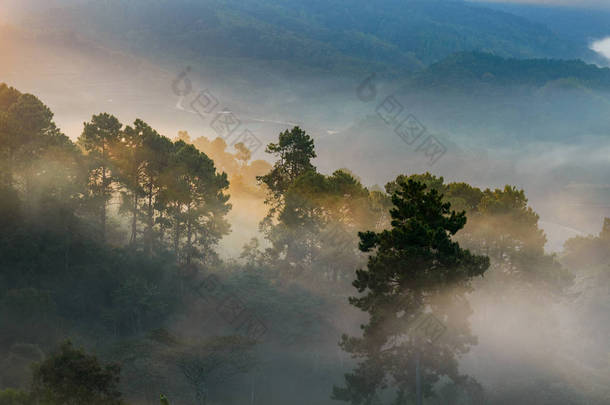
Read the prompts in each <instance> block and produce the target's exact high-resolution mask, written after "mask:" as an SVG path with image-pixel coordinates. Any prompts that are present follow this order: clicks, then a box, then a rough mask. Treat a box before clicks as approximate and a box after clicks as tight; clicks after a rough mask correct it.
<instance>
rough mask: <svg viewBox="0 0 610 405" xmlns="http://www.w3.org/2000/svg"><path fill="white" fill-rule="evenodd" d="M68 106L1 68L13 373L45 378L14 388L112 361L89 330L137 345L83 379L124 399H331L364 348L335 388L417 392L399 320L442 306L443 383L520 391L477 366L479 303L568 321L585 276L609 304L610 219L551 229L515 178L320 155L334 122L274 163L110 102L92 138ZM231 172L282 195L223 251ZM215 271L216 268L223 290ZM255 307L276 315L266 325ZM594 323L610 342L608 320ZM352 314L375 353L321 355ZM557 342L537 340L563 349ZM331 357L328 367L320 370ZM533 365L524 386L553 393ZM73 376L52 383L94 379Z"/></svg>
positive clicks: (6, 371) (292, 135) (110, 349)
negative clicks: (552, 237) (321, 160)
mask: <svg viewBox="0 0 610 405" xmlns="http://www.w3.org/2000/svg"><path fill="white" fill-rule="evenodd" d="M52 118H53V114H52V113H51V111H50V110H49V109H48V108H47V107H46V106H45V105H44V104H43V103H42V102H40V100H38V99H37V98H36V97H34V96H32V95H29V94H22V93H20V92H19V91H17V90H15V89H12V88H10V87H7V86H6V85H1V86H0V156H1V158H0V164H1V165H2V179H1V181H2V183H1V186H0V187H1V194H2V199H1V200H0V229H2V232H1V233H0V321H1V322H2V325H3V327H2V329H1V330H0V359H5V360H4V362H3V367H2V368H1V369H0V379H1V381H0V383H1V384H2V386H3V387H14V388H21V389H22V390H26V391H27V390H28V389H29V388H30V387H32V390H31V392H30V393H28V394H26V393H20V392H13V391H11V392H8V391H5V392H4V393H2V394H1V395H0V401H2V400H4V398H8V399H7V400H6V401H9V400H11V401H13V402H8V404H10V405H14V404H15V403H17V404H21V403H23V404H29V403H30V402H27V401H30V399H31V398H33V397H31V396H30V394H31V395H34V394H36V392H37V391H36V389H39V390H43V391H44V392H47V394H48V395H55V394H57V392H54V393H53V392H51V391H53V390H54V389H55V388H53V381H58V380H57V378H59V377H61V375H62V373H63V372H65V369H62V367H59V366H58V367H57V368H53V367H55V366H57V364H58V363H57V362H54V361H55V360H56V359H62V358H63V359H65V360H66V363H65V364H67V365H66V367H68V368H69V367H72V366H69V363H70V361H68V360H74V359H77V360H78V359H85V360H86V359H88V360H87V361H86V363H87V364H89V365H91V366H92V369H90V370H89V371H91V370H93V371H94V372H93V374H96V371H95V370H99V367H102V366H101V365H99V364H97V363H96V361H93V360H92V359H91V358H88V357H87V355H85V354H84V353H83V352H80V351H79V350H77V349H74V348H73V347H71V346H70V345H67V344H64V345H63V346H61V347H60V349H59V350H58V351H55V352H53V348H54V347H55V346H57V345H58V344H59V343H60V342H61V341H63V340H65V339H66V338H68V337H70V338H72V339H73V340H74V341H75V342H76V343H78V344H79V346H80V345H85V346H87V347H89V348H91V349H92V350H93V351H95V352H96V353H101V354H103V357H104V358H107V359H108V360H112V361H116V362H120V363H121V365H122V371H121V373H120V376H121V377H122V382H121V384H120V386H119V385H118V384H119V383H118V382H117V381H116V379H118V376H119V372H118V371H117V369H114V368H110V369H107V370H109V372H108V373H97V375H98V377H100V378H101V379H102V380H103V379H105V380H104V381H106V382H107V384H106V385H104V387H106V388H107V389H108V390H109V391H108V393H109V394H108V395H109V396H108V397H104V395H106V394H104V395H102V397H103V398H102V397H100V396H96V395H98V394H95V393H94V392H81V393H80V394H82V395H85V396H86V395H90V397H87V398H89V399H87V401H90V403H98V402H99V403H118V402H120V401H121V400H120V398H119V397H118V396H117V390H118V389H121V390H123V392H125V396H126V397H127V398H128V399H129V400H137V401H148V402H149V403H150V402H156V401H158V398H159V394H160V393H161V392H163V393H165V394H167V395H168V397H169V398H172V399H177V400H185V401H189V400H192V399H193V398H194V399H195V400H196V401H197V403H199V404H206V403H208V402H210V401H212V400H221V399H222V400H224V401H226V402H229V401H239V398H244V397H249V398H252V397H254V396H256V397H257V398H260V399H261V400H264V401H267V403H271V402H272V401H278V398H280V397H281V398H282V400H284V399H286V398H292V399H294V392H293V391H294V390H292V389H290V388H287V389H286V390H285V391H286V392H283V391H284V390H282V389H278V388H277V387H278V386H280V387H282V386H284V385H286V386H287V387H290V385H289V384H290V383H291V382H294V381H300V379H301V378H302V377H303V376H304V375H307V376H308V377H307V378H309V379H310V380H308V381H310V382H311V386H310V387H304V388H303V392H300V393H299V398H300V400H301V402H303V403H324V402H325V401H327V400H328V401H329V400H330V399H329V396H330V394H331V391H332V384H331V383H330V381H334V382H337V377H338V376H339V378H340V377H341V375H342V374H344V373H346V372H348V371H350V368H352V367H353V372H351V373H348V374H347V375H346V379H345V383H344V384H339V385H337V386H336V387H335V390H334V393H333V395H334V398H335V399H338V400H344V401H348V402H351V403H360V402H361V401H362V400H365V399H366V400H370V401H373V400H376V399H380V398H382V399H383V398H390V397H394V399H395V400H396V401H398V402H397V403H404V401H408V400H411V399H413V394H414V393H413V392H412V391H413V390H412V388H413V386H414V381H415V378H416V377H415V375H414V373H413V371H414V370H415V367H414V364H415V363H414V361H415V357H414V350H415V349H416V348H417V346H414V342H405V341H402V340H401V338H400V336H401V333H402V329H400V328H401V327H403V326H405V325H402V324H400V325H399V324H395V323H393V321H392V322H390V323H387V322H388V320H390V321H391V320H393V319H399V318H401V317H402V316H403V315H404V314H406V316H405V317H404V318H402V321H400V322H406V321H407V320H409V319H412V318H414V317H417V316H418V315H421V313H422V311H424V310H425V309H426V308H428V309H432V310H434V311H436V314H437V315H438V316H439V318H440V319H442V320H443V322H445V323H446V324H447V326H448V332H447V334H446V336H445V337H444V339H443V340H442V341H440V343H438V344H437V345H436V346H431V347H430V349H426V350H424V351H423V352H421V353H420V355H421V359H422V361H423V362H425V364H426V366H425V367H424V368H423V369H422V376H421V378H422V381H423V391H424V393H425V395H426V396H430V397H431V398H432V397H434V396H436V397H437V398H442V397H443V395H448V396H449V397H451V396H455V395H457V394H456V392H459V393H460V395H461V396H462V397H463V398H467V400H465V401H466V402H465V403H503V402H502V401H503V400H504V398H505V397H504V396H503V395H504V393H502V392H500V393H495V396H494V392H490V393H487V394H486V396H485V398H483V399H482V391H483V390H482V387H481V386H480V385H479V384H478V383H477V382H476V381H475V380H474V379H472V378H471V377H468V376H466V375H463V374H462V373H460V371H459V370H458V365H459V359H460V358H461V356H463V355H464V354H466V353H467V352H468V351H469V350H471V349H472V348H474V347H475V346H476V343H477V337H476V336H475V334H474V333H473V331H472V330H471V325H470V322H471V321H470V319H471V318H472V317H471V315H473V307H477V308H485V307H486V306H488V304H489V303H490V302H491V303H493V304H494V305H496V306H498V307H500V308H509V309H510V308H513V307H519V308H526V309H527V313H528V317H529V319H531V320H533V321H534V322H536V325H538V326H543V329H544V331H545V333H546V334H548V335H549V336H552V335H553V334H557V333H559V331H560V330H559V326H558V322H557V320H556V319H555V318H553V314H552V312H550V310H549V308H551V307H553V306H555V305H558V304H560V303H562V302H565V300H566V299H570V297H572V296H573V294H572V293H573V292H574V290H575V289H576V290H577V291H581V292H582V294H581V297H582V302H583V307H584V308H585V309H583V311H584V312H583V313H584V314H586V315H587V317H586V319H596V320H600V321H601V320H603V319H605V318H604V315H603V313H601V312H599V311H597V308H598V306H597V305H599V303H600V302H604V300H605V299H606V298H607V291H606V292H604V291H598V293H596V295H591V294H589V293H588V291H585V290H582V286H581V285H580V283H581V276H582V273H579V266H580V264H581V263H582V262H583V260H589V261H590V262H591V263H590V265H589V267H590V268H591V269H589V270H587V271H589V272H590V276H591V277H592V278H593V279H594V280H595V282H597V283H602V282H607V279H606V278H607V274H608V272H607V268H608V265H609V264H610V263H608V256H607V254H606V253H607V252H606V250H607V248H608V244H607V242H608V235H607V234H608V229H607V228H608V226H607V225H608V224H606V225H605V226H604V230H603V231H602V233H601V234H600V236H599V237H591V238H577V239H573V240H571V241H569V242H568V243H567V244H566V254H565V256H564V257H562V259H563V262H562V261H560V260H559V259H560V258H558V257H557V256H555V255H549V254H547V253H546V252H545V251H544V245H545V243H546V237H545V235H544V232H543V231H542V230H541V229H540V228H539V226H538V220H539V217H538V215H537V214H536V213H535V212H534V211H533V210H532V209H531V208H530V207H529V206H528V201H527V198H526V196H525V193H524V192H523V191H522V190H519V189H517V188H515V187H512V186H506V187H504V188H502V189H480V188H477V187H473V186H471V185H469V184H466V183H458V182H455V183H446V182H445V180H444V179H443V178H442V177H437V176H434V175H432V174H430V173H425V174H421V175H401V176H398V177H397V178H396V179H394V180H393V181H390V182H388V183H387V184H386V185H385V187H384V189H381V187H377V186H375V187H371V188H368V187H365V186H364V185H363V184H362V183H361V181H360V180H359V179H358V177H357V175H355V174H354V173H352V172H351V171H350V170H348V169H339V170H337V171H335V172H334V173H332V174H330V175H329V174H324V173H320V172H319V171H318V170H317V168H316V167H315V165H314V164H313V159H314V158H315V157H316V150H315V145H314V141H313V139H312V138H311V137H310V136H309V135H308V134H307V133H306V132H305V131H304V130H303V129H301V128H298V127H295V128H292V129H290V130H286V131H284V132H282V133H280V134H279V137H278V140H277V142H273V143H270V144H269V145H267V149H266V151H267V152H268V153H269V154H270V155H271V156H273V157H274V158H275V161H274V163H273V165H270V164H268V163H266V162H263V161H254V162H251V153H250V151H248V150H247V148H245V147H244V146H243V145H239V144H238V145H235V146H236V152H235V153H231V152H230V151H227V145H226V144H225V143H224V141H222V140H221V139H216V140H212V141H210V140H208V139H206V138H197V139H194V140H193V139H191V138H190V137H189V135H188V134H187V133H185V132H181V133H180V134H179V136H178V138H177V139H175V140H170V139H169V138H167V137H164V136H162V135H160V134H159V133H157V132H156V131H155V130H154V129H153V128H151V127H150V126H149V125H147V124H146V123H144V122H143V121H141V120H136V121H135V122H134V123H133V124H132V125H127V126H125V125H123V124H121V123H120V122H119V120H118V119H117V118H116V117H113V116H111V115H109V114H99V115H95V116H93V117H92V119H91V120H90V121H89V122H86V123H85V124H84V129H83V132H82V134H81V135H80V137H79V138H78V140H77V142H76V143H74V142H72V141H71V140H70V139H69V138H67V137H66V136H65V135H63V134H62V133H61V131H60V130H59V129H58V128H57V127H56V125H55V124H54V123H53V119H52ZM229 194H237V195H239V196H240V197H243V198H244V201H247V202H246V204H248V202H249V201H251V200H256V199H260V200H263V199H264V203H265V206H266V207H267V214H266V215H265V216H264V218H262V220H261V222H260V224H259V229H260V232H261V235H262V238H263V240H259V239H256V238H255V239H253V240H251V241H250V242H249V243H247V244H246V245H245V246H244V247H243V250H242V253H241V255H240V257H239V258H229V259H225V260H222V259H221V258H220V257H219V256H218V254H217V253H216V251H215V248H216V246H217V245H218V243H219V241H220V240H221V238H222V237H223V236H225V235H227V234H228V233H229V231H230V226H229V223H228V220H227V214H228V213H229V210H231V209H232V205H231V204H230V203H229ZM245 207H246V208H245V209H248V208H249V207H248V206H247V205H245ZM562 263H563V264H562ZM568 268H569V269H570V270H571V271H569V270H568ZM482 275H484V277H480V276H482ZM210 276H214V277H216V278H210ZM604 277H606V278H604ZM210 280H213V281H210ZM604 280H605V281H604ZM354 287H356V289H354ZM202 288H203V289H206V288H207V289H216V290H215V292H214V295H211V296H205V295H201V289H202ZM219 292H221V294H220V295H218V294H219ZM604 294H605V295H604ZM348 296H352V298H351V299H350V301H349V303H351V305H353V306H354V307H356V308H358V309H360V310H362V312H363V314H365V315H366V316H369V323H368V324H365V326H364V329H363V330H364V335H362V336H360V335H358V333H361V332H359V330H358V328H357V323H358V322H359V321H355V319H357V318H354V320H353V322H352V321H349V320H348V321H346V320H345V319H343V318H344V316H343V315H342V314H343V313H349V311H348V308H347V307H348V306H349V304H348ZM585 298H586V299H585ZM221 303H230V304H231V305H228V304H227V305H224V304H223V305H221ZM498 303H503V304H498ZM235 308H238V309H240V308H241V310H240V312H239V314H240V315H235V314H234V311H235ZM484 313H487V311H484ZM214 314H216V315H214ZM242 315H243V316H244V318H240V316H242ZM246 315H247V320H248V322H250V321H251V320H252V319H255V320H256V321H257V322H258V325H259V326H260V327H259V332H261V331H262V333H258V334H256V335H254V334H252V333H249V330H250V329H251V328H249V327H248V325H250V324H248V323H247V322H245V321H244V319H245V317H246ZM589 315H591V317H589ZM593 315H595V317H593ZM214 316H216V318H213V317H214ZM477 316H478V317H479V318H480V317H481V314H479V313H476V312H475V313H474V317H475V318H476V317H477ZM202 319H203V321H202ZM358 319H359V318H358ZM362 322H364V321H362ZM244 325H246V326H244ZM588 328H589V329H588V330H589V332H590V333H589V334H588V335H587V336H589V337H588V338H589V339H590V341H591V342H592V343H594V344H595V345H596V347H602V346H603V342H604V339H605V337H607V336H608V335H607V331H606V329H603V330H602V332H600V329H597V330H593V329H594V328H593V325H590V324H589V325H588ZM583 330H585V329H584V328H583ZM343 333H347V334H348V335H351V336H352V337H348V336H345V337H344V338H343V339H342V340H341V346H342V348H343V349H344V350H345V352H346V353H348V354H351V355H354V356H355V358H356V359H357V360H359V361H360V362H359V363H355V362H346V363H345V364H344V363H343V360H342V359H341V361H340V362H339V361H337V359H336V358H331V359H329V360H328V361H327V362H326V363H325V364H324V367H321V366H320V361H319V358H320V353H321V352H323V351H328V352H331V353H336V351H337V341H338V340H339V336H340V335H341V334H343ZM545 336H546V335H545ZM293 345H298V346H293ZM295 347H298V350H295ZM553 350H555V348H554V347H553V349H552V350H548V351H545V352H543V353H541V352H539V351H538V352H537V351H536V347H534V348H532V349H531V350H530V351H527V350H524V352H525V353H526V354H527V355H528V356H530V357H536V358H537V359H539V360H540V361H541V362H545V361H551V360H552V359H553V358H554V357H553V356H554V355H555V354H556V352H555V351H553ZM557 350H558V349H557ZM600 350H601V349H600ZM45 353H52V354H51V355H50V356H47V360H45ZM62 356H63V357H62ZM312 359H318V360H315V364H316V368H315V371H314V372H310V371H306V370H308V369H307V367H308V366H307V365H308V364H310V363H311V362H312V361H314V360H312ZM33 362H35V363H38V364H39V367H42V366H45V365H46V366H47V368H46V370H49V372H48V373H47V374H46V377H45V378H47V379H46V380H45V379H44V378H42V377H41V374H40V372H39V374H36V373H34V375H32V374H31V373H30V370H29V365H30V364H31V363H33ZM76 363H79V362H78V361H77V362H76ZM606 363H607V362H606ZM79 364H81V365H82V363H79ZM255 368H256V370H257V371H254V369H255ZM278 369H281V371H278ZM38 370H42V369H41V368H39V369H38ZM288 370H290V371H288ZM405 370H407V371H405ZM261 375H262V376H264V378H263V377H261V378H260V379H258V380H256V378H258V377H256V376H261ZM58 376H59V377H58ZM246 376H248V378H249V380H248V381H249V382H247V381H246ZM562 377H563V376H562V375H559V374H557V373H548V374H546V375H545V377H544V378H545V380H544V385H543V388H540V390H539V392H536V393H535V395H538V396H537V397H536V398H538V397H539V398H542V397H545V398H555V399H557V398H561V397H562V396H563V395H564V394H565V392H566V391H565V389H563V388H561V389H559V388H556V387H557V386H562V383H563V382H564V380H563V379H562ZM447 378H448V380H447ZM255 380H256V381H258V382H257V383H256V384H255V382H254V381H255ZM98 381H99V380H98ZM33 382H36V384H34V385H32V383H33ZM441 382H442V384H441ZM503 383H504V381H503ZM510 383H511V381H509V382H508V383H507V385H510ZM513 383H514V390H513V391H511V395H513V397H511V398H512V400H514V403H517V402H524V401H526V400H525V398H526V397H527V398H531V397H532V395H534V394H532V393H531V392H529V391H527V390H526V389H523V386H522V385H520V384H522V383H521V382H520V381H518V380H515V381H514V382H513ZM76 384H77V385H78V383H76ZM439 384H441V385H442V389H440V388H439ZM36 387H38V388H36ZM117 387H118V388H117ZM45 390H46V391H45ZM49 390H50V391H49ZM68 391H71V390H68ZM68 391H63V392H64V393H66V392H68ZM521 391H523V394H522V396H520V395H521V394H515V392H521ZM278 392H281V395H280V393H278ZM45 395H46V394H45ZM62 395H63V394H62ZM65 395H67V397H66V398H68V399H65V398H60V399H57V397H53V398H51V397H49V398H51V399H49V403H70V401H76V403H80V402H79V401H81V402H82V401H83V400H82V399H79V398H76V397H71V396H70V394H69V392H68V393H67V394H65ZM515 395H516V396H515ZM592 395H593V394H592ZM11 398H13V399H11ZM75 398H76V399H75ZM394 399H392V400H394ZM388 400H389V399H388ZM15 401H17V402H15ZM19 401H21V402H19ZM53 401H55V402H53ZM57 401H59V402H57ZM61 401H64V402H61ZM66 401H67V402H66ZM96 401H98V402H96ZM104 401H106V402H104ZM359 401H360V402H359ZM400 401H403V402H400ZM476 401H479V402H476ZM0 404H3V403H2V402H0ZM3 405H4V404H3Z"/></svg>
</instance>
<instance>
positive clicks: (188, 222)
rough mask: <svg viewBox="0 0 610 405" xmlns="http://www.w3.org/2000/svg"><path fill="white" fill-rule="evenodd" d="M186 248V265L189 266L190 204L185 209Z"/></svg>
mask: <svg viewBox="0 0 610 405" xmlns="http://www.w3.org/2000/svg"><path fill="white" fill-rule="evenodd" d="M186 223H187V225H186V247H187V251H186V263H187V264H190V263H191V247H192V244H191V239H192V237H193V233H192V227H191V204H189V205H188V209H187V217H186Z"/></svg>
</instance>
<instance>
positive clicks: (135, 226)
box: [129, 192, 138, 245]
mask: <svg viewBox="0 0 610 405" xmlns="http://www.w3.org/2000/svg"><path fill="white" fill-rule="evenodd" d="M132 210H133V211H132V214H133V217H132V218H131V239H130V241H129V243H131V244H132V245H135V243H136V237H137V233H138V195H137V194H136V192H134V193H133V208H132Z"/></svg>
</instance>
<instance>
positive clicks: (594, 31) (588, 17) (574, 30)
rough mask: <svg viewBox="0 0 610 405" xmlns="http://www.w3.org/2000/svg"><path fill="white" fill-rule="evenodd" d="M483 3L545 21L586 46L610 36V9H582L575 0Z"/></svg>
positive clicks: (533, 20) (561, 34)
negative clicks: (565, 3) (570, 2)
mask: <svg viewBox="0 0 610 405" xmlns="http://www.w3.org/2000/svg"><path fill="white" fill-rule="evenodd" d="M609 4H610V3H609ZM482 5H484V6H485V7H489V8H493V9H495V10H499V11H504V12H507V13H511V14H514V15H518V16H520V17H523V18H527V19H528V20H529V21H532V22H534V23H538V24H543V25H545V26H547V27H548V28H549V29H550V30H551V31H553V32H554V33H555V34H557V35H559V36H560V37H562V38H565V39H567V40H569V41H572V42H574V43H578V44H579V45H580V46H582V47H587V46H589V45H590V44H591V42H592V41H594V40H597V39H600V38H605V37H607V36H610V8H606V9H592V8H579V7H578V6H579V4H578V2H574V7H551V6H548V5H547V6H544V5H542V6H541V5H535V4H515V3H483V4H482ZM606 63H607V61H606Z"/></svg>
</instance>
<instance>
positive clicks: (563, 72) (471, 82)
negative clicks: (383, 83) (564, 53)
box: [413, 52, 610, 90]
mask: <svg viewBox="0 0 610 405" xmlns="http://www.w3.org/2000/svg"><path fill="white" fill-rule="evenodd" d="M559 80H563V81H564V83H565V84H567V83H569V82H571V83H572V85H573V86H577V85H579V86H585V87H587V88H591V89H598V90H610V68H599V67H597V66H595V65H590V64H586V63H584V62H582V61H580V60H550V59H505V58H501V57H499V56H496V55H491V54H488V53H480V52H461V53H457V54H455V55H452V56H450V57H448V58H446V59H443V60H442V61H440V62H438V63H434V64H432V65H430V66H429V67H428V68H426V69H425V70H424V71H423V72H420V73H418V74H416V75H415V76H414V78H413V84H414V85H416V86H418V87H428V88H430V87H435V86H443V87H454V88H465V87H472V86H475V85H477V84H482V83H485V84H488V85H489V84H492V85H496V86H530V87H542V86H545V85H547V84H549V83H551V82H556V81H559Z"/></svg>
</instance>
